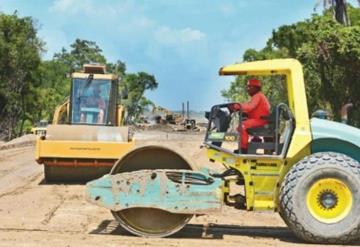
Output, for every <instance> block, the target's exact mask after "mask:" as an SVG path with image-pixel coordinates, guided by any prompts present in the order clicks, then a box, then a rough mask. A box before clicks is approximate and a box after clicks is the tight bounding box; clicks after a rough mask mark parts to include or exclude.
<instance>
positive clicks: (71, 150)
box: [35, 65, 135, 181]
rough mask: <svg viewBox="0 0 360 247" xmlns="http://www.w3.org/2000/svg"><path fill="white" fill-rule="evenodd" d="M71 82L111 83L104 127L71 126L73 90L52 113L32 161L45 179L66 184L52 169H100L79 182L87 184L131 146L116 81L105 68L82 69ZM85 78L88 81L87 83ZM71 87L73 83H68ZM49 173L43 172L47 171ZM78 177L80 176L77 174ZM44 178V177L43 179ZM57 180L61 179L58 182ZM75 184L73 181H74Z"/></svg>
mask: <svg viewBox="0 0 360 247" xmlns="http://www.w3.org/2000/svg"><path fill="white" fill-rule="evenodd" d="M71 78H72V80H76V79H78V80H88V82H87V83H88V84H90V83H91V80H94V81H106V82H109V84H110V83H111V91H110V90H109V92H110V94H111V95H110V96H108V98H109V100H108V102H107V103H106V106H107V107H108V113H107V114H108V116H109V117H108V119H110V118H111V120H105V121H104V124H87V123H73V122H72V121H71V117H72V104H73V102H74V101H75V100H76V99H74V97H75V96H74V93H73V89H72V91H71V96H70V97H69V99H67V100H66V101H65V102H64V103H63V104H61V105H59V106H58V107H57V108H56V109H55V113H54V117H53V122H52V125H49V126H48V128H47V133H46V135H44V136H42V137H40V138H38V139H37V142H36V153H35V159H36V161H37V162H38V163H39V164H44V167H45V179H46V180H49V181H52V180H58V178H59V180H67V179H66V172H61V173H62V175H61V176H57V175H56V169H58V168H59V169H63V168H69V173H72V170H73V169H80V170H84V171H85V170H86V169H92V168H101V169H99V171H98V172H97V174H95V175H92V176H89V177H88V178H85V177H86V174H85V172H84V176H83V177H81V175H80V180H83V179H82V178H84V179H85V180H89V179H93V178H96V177H100V176H101V175H103V174H105V173H107V172H109V171H110V169H111V167H112V166H113V164H114V163H115V162H116V161H117V160H118V159H119V158H121V157H122V156H123V155H125V154H126V153H128V152H129V150H131V149H133V148H134V146H135V143H134V141H133V140H132V137H131V136H130V135H129V128H128V127H126V126H123V124H124V111H125V110H124V107H123V106H122V105H121V104H120V103H119V102H117V97H118V91H117V90H118V78H117V77H116V76H115V75H113V74H106V72H105V67H104V66H101V65H100V66H99V65H84V71H82V72H75V73H73V74H72V75H71ZM88 78H91V79H90V80H89V79H88ZM72 83H73V82H72ZM49 167H50V168H51V170H52V171H53V172H51V175H49V174H50V172H46V170H47V169H48V170H49V169H50V168H49ZM80 173H81V172H80ZM47 176H48V177H47ZM60 177H61V178H60ZM75 180H76V179H75Z"/></svg>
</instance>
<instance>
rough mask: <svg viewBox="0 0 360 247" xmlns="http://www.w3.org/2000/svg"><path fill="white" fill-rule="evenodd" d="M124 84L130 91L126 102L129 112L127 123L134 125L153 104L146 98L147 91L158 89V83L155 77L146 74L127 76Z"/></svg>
mask: <svg viewBox="0 0 360 247" xmlns="http://www.w3.org/2000/svg"><path fill="white" fill-rule="evenodd" d="M123 82H124V83H125V85H126V86H127V88H128V90H129V95H128V99H127V100H126V102H125V106H126V108H127V112H128V115H127V117H126V122H127V123H132V122H133V121H135V120H137V119H138V117H139V115H140V114H141V113H142V112H143V110H144V108H146V106H147V105H149V104H151V102H150V101H149V100H147V99H146V98H145V97H144V93H145V91H146V90H154V89H156V88H157V87H158V83H157V81H156V79H155V77H154V76H153V75H149V74H147V73H145V72H139V73H136V74H127V75H125V78H124V80H123Z"/></svg>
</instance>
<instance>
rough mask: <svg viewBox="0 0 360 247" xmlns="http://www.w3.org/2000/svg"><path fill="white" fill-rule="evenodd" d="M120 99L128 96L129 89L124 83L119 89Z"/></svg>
mask: <svg viewBox="0 0 360 247" xmlns="http://www.w3.org/2000/svg"><path fill="white" fill-rule="evenodd" d="M120 97H121V99H128V98H129V91H128V88H127V86H126V85H124V87H123V88H122V89H121V92H120Z"/></svg>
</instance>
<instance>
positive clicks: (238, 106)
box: [229, 103, 241, 112]
mask: <svg viewBox="0 0 360 247" xmlns="http://www.w3.org/2000/svg"><path fill="white" fill-rule="evenodd" d="M229 110H230V111H232V112H234V111H240V110H241V104H240V103H234V104H230V105H229Z"/></svg>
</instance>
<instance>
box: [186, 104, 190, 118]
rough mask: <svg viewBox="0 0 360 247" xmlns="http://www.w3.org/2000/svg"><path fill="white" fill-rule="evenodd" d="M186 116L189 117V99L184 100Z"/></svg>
mask: <svg viewBox="0 0 360 247" xmlns="http://www.w3.org/2000/svg"><path fill="white" fill-rule="evenodd" d="M186 117H187V119H190V104H189V101H186Z"/></svg>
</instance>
